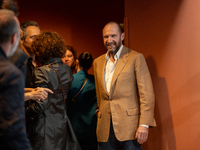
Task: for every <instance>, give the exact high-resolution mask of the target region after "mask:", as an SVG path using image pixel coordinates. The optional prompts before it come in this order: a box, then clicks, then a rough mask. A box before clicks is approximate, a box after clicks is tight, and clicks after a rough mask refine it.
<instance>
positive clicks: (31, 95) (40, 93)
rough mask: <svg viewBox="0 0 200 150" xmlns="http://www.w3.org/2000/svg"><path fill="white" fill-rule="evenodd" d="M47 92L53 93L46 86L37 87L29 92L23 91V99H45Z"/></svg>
mask: <svg viewBox="0 0 200 150" xmlns="http://www.w3.org/2000/svg"><path fill="white" fill-rule="evenodd" d="M48 93H51V94H53V91H51V90H50V89H48V88H41V87H37V88H35V89H33V90H32V91H31V92H28V93H25V101H27V100H30V99H33V100H36V99H37V100H39V101H40V100H45V99H46V98H47V97H48Z"/></svg>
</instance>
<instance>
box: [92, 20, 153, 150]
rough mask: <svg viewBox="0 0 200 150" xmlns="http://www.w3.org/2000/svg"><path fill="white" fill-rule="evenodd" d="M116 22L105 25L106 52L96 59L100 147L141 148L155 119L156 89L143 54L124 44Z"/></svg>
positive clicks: (137, 149)
mask: <svg viewBox="0 0 200 150" xmlns="http://www.w3.org/2000/svg"><path fill="white" fill-rule="evenodd" d="M123 40H124V32H123V30H122V28H121V26H120V25H119V24H118V23H116V22H109V23H108V24H106V25H105V27H104V28H103V41H104V45H105V47H106V48H107V50H108V51H107V53H106V54H104V55H102V56H100V57H98V58H97V59H96V60H95V61H94V76H95V84H96V94H97V102H98V107H99V112H98V122H97V140H98V142H99V149H100V150H115V149H116V150H118V149H123V150H129V149H134V150H135V149H136V150H140V149H141V145H140V144H142V143H144V142H145V141H146V140H147V137H148V130H149V129H148V128H149V127H150V126H156V123H155V120H154V102H155V98H154V92H153V86H152V81H151V77H150V73H149V70H148V68H147V65H146V62H145V59H144V56H143V55H142V54H141V53H138V52H136V51H133V50H130V49H128V48H126V47H125V46H123V45H122V41H123Z"/></svg>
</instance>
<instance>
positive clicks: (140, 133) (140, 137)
mask: <svg viewBox="0 0 200 150" xmlns="http://www.w3.org/2000/svg"><path fill="white" fill-rule="evenodd" d="M148 133H149V128H147V127H144V126H139V127H138V129H137V132H136V136H135V138H136V139H137V142H138V143H139V144H143V143H144V142H146V141H147V138H148Z"/></svg>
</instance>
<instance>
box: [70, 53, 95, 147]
mask: <svg viewBox="0 0 200 150" xmlns="http://www.w3.org/2000/svg"><path fill="white" fill-rule="evenodd" d="M92 61H93V58H92V55H91V54H90V53H89V52H83V53H82V54H80V55H79V57H78V60H77V73H76V74H73V76H74V80H73V82H72V87H71V89H70V91H69V93H68V97H67V113H68V117H69V119H70V121H71V124H72V127H73V129H74V132H75V134H76V136H77V138H78V141H79V144H80V146H81V148H82V150H96V149H97V139H96V124H97V117H96V115H95V108H96V106H97V100H96V91H95V82H94V76H93V75H89V74H88V73H87V71H88V70H89V69H90V68H91V66H92ZM85 78H87V81H86V80H85ZM84 81H86V84H85V85H84V87H83V89H82V90H81V91H80V89H81V87H82V86H83V84H84ZM79 91H80V93H79V94H78V95H77V97H76V98H75V99H74V101H73V102H72V99H73V98H74V96H75V95H76V94H77V93H78V92H79Z"/></svg>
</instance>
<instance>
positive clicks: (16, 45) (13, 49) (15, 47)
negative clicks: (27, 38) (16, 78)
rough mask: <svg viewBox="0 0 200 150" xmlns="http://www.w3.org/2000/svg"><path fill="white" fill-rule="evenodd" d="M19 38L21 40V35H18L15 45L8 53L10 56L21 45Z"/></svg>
mask: <svg viewBox="0 0 200 150" xmlns="http://www.w3.org/2000/svg"><path fill="white" fill-rule="evenodd" d="M19 40H20V36H19V35H17V39H16V42H15V43H14V45H13V47H12V48H11V49H10V53H9V54H8V57H10V56H12V55H13V54H14V53H15V51H16V50H17V47H18V45H19Z"/></svg>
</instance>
